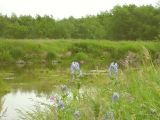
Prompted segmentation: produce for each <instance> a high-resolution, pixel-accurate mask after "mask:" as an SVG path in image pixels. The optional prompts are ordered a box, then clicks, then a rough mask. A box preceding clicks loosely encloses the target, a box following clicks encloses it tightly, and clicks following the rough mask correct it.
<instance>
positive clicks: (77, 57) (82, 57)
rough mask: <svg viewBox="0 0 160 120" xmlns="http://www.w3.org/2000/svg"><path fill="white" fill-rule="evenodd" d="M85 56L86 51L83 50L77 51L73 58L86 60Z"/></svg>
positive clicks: (86, 56)
mask: <svg viewBox="0 0 160 120" xmlns="http://www.w3.org/2000/svg"><path fill="white" fill-rule="evenodd" d="M87 58H88V55H87V54H86V53H84V52H79V53H77V54H76V55H75V57H74V59H75V60H78V61H80V60H87Z"/></svg>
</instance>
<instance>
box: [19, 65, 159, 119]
mask: <svg viewBox="0 0 160 120" xmlns="http://www.w3.org/2000/svg"><path fill="white" fill-rule="evenodd" d="M62 81H63V80H62ZM64 81H65V79H64ZM77 82H78V81H76V80H75V81H74V82H72V83H66V85H67V90H69V91H71V92H72V93H73V99H72V100H70V101H68V100H67V94H65V92H64V90H62V91H61V88H60V89H58V91H59V93H60V96H62V101H63V102H64V107H63V108H61V106H60V107H58V108H57V107H56V106H54V105H46V104H43V103H40V104H39V105H38V104H37V106H36V107H35V109H32V110H31V111H27V112H26V111H20V113H21V118H22V119H24V120H53V119H59V120H75V119H76V120H108V119H109V120H113V119H116V120H142V119H145V120H159V117H160V102H159V101H160V87H159V85H160V69H159V68H158V67H153V66H152V65H151V66H143V67H141V69H137V70H135V69H132V68H129V69H127V70H123V71H121V70H120V71H119V77H118V80H117V81H116V80H115V79H110V78H109V77H108V76H106V75H102V74H99V75H93V76H89V77H88V78H87V79H86V78H85V79H80V83H81V84H80V86H77ZM82 90H83V93H80V91H82ZM114 92H117V93H119V99H118V100H116V101H114V100H113V97H112V96H113V93H114ZM56 99H57V98H56V97H55V99H54V100H55V101H56ZM55 101H53V103H54V102H55ZM42 105H44V106H45V108H44V107H43V109H40V106H42Z"/></svg>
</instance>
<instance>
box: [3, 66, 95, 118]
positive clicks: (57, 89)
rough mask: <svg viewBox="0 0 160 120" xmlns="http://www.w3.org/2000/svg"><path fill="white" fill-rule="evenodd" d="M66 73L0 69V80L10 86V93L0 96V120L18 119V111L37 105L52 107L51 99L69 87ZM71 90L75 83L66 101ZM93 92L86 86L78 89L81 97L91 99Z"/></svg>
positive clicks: (70, 98) (30, 108)
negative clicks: (63, 88) (89, 97)
mask: <svg viewBox="0 0 160 120" xmlns="http://www.w3.org/2000/svg"><path fill="white" fill-rule="evenodd" d="M66 71H67V70H66ZM66 71H62V70H53V69H48V68H34V69H28V68H27V69H25V68H23V69H19V68H18V69H17V68H16V69H2V70H0V79H3V80H4V81H5V82H6V83H7V84H8V86H10V92H9V93H6V94H4V95H3V96H1V97H0V120H19V119H20V116H21V114H20V113H21V112H23V111H30V110H33V109H34V107H35V105H37V104H38V103H40V105H41V103H44V104H48V105H53V103H52V101H51V99H50V98H51V96H53V95H55V94H57V95H58V96H59V97H60V96H61V92H62V88H61V87H62V86H63V85H67V86H68V85H70V82H69V80H70V74H69V72H66ZM71 84H72V83H71ZM71 88H72V89H71ZM73 89H75V84H73V85H70V91H69V93H68V98H67V99H68V102H69V101H71V100H72V99H73V94H72V91H73ZM95 92H96V91H95V88H89V87H86V86H83V87H81V88H80V89H79V95H81V96H83V94H84V93H88V94H93V96H94V95H95ZM42 107H43V106H42Z"/></svg>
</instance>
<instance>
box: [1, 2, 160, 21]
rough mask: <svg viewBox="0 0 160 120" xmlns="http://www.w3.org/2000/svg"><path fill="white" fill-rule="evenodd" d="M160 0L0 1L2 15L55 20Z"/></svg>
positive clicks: (154, 3)
mask: <svg viewBox="0 0 160 120" xmlns="http://www.w3.org/2000/svg"><path fill="white" fill-rule="evenodd" d="M157 1H158V0H0V13H1V14H3V15H5V14H7V15H11V14H12V13H15V14H16V15H18V16H19V15H32V16H35V15H36V14H39V15H42V16H43V15H45V14H46V15H52V16H53V17H54V18H55V19H62V18H64V17H65V18H67V17H69V16H74V17H75V18H78V17H82V16H86V15H96V14H97V13H100V12H101V11H106V10H110V9H112V8H113V6H115V5H123V4H136V5H138V6H139V5H148V4H152V5H153V6H155V5H156V3H157Z"/></svg>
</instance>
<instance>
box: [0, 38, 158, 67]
mask: <svg viewBox="0 0 160 120" xmlns="http://www.w3.org/2000/svg"><path fill="white" fill-rule="evenodd" d="M145 49H147V50H148V52H149V54H150V55H151V57H152V59H153V60H154V61H153V62H155V63H160V61H159V60H158V59H159V58H160V52H159V51H160V42H142V41H136V42H134V41H120V42H117V41H106V40H41V39H38V40H14V39H13V40H12V39H10V40H7V39H4V40H3V39H1V40H0V63H1V64H2V63H3V64H4V63H5V64H10V63H12V64H15V63H27V64H32V63H34V64H53V66H55V67H56V65H57V64H59V65H58V66H63V67H64V66H67V67H68V65H69V64H70V63H71V61H73V60H78V61H80V62H81V64H86V65H87V67H92V68H96V67H100V68H103V67H106V66H104V65H106V64H108V63H110V62H111V61H117V62H119V64H120V65H123V64H124V63H125V60H126V61H128V62H129V64H131V65H132V66H137V65H138V64H139V63H140V62H142V58H143V57H144V51H145ZM86 65H85V66H86Z"/></svg>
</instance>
